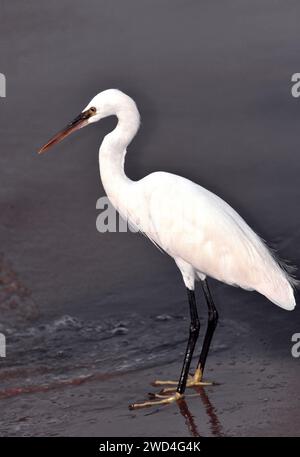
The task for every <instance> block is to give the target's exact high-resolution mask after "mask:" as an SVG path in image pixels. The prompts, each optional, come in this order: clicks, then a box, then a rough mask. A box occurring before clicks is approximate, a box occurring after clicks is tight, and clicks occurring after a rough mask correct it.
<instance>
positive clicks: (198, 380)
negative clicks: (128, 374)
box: [151, 368, 213, 392]
mask: <svg viewBox="0 0 300 457" xmlns="http://www.w3.org/2000/svg"><path fill="white" fill-rule="evenodd" d="M151 384H152V386H154V387H157V386H174V387H169V388H167V389H163V390H162V392H173V391H174V390H176V387H177V385H178V382H176V381H159V380H157V381H154V382H152V383H151ZM212 385H213V383H212V382H209V381H206V382H205V381H202V371H201V369H200V368H197V370H196V371H195V374H194V375H193V376H189V377H188V380H187V383H186V387H201V386H212Z"/></svg>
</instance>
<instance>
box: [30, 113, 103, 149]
mask: <svg viewBox="0 0 300 457" xmlns="http://www.w3.org/2000/svg"><path fill="white" fill-rule="evenodd" d="M95 111H96V110H95V108H90V109H88V110H86V111H83V112H82V113H80V114H79V116H77V117H76V118H75V119H74V120H73V121H72V122H70V124H68V125H67V126H66V127H65V128H64V129H63V130H61V131H60V132H58V133H57V134H56V135H54V136H53V137H52V138H51V139H50V140H49V141H48V142H47V143H46V144H45V145H44V146H43V147H41V149H40V150H39V151H38V154H42V153H43V152H45V151H47V149H49V148H51V146H54V145H55V144H57V143H60V142H61V141H62V140H63V139H64V138H66V137H67V136H69V135H70V134H71V133H73V132H76V130H79V129H81V128H82V127H85V126H86V125H87V124H88V119H89V118H90V117H91V116H93V115H94V114H95Z"/></svg>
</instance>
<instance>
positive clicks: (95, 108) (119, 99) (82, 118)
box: [38, 89, 136, 154]
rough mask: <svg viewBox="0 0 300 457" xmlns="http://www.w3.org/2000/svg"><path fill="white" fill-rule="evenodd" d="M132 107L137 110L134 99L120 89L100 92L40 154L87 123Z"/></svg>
mask: <svg viewBox="0 0 300 457" xmlns="http://www.w3.org/2000/svg"><path fill="white" fill-rule="evenodd" d="M131 107H132V108H133V109H135V110H136V105H135V103H134V101H133V100H132V99H131V98H130V97H128V95H126V94H124V93H123V92H121V91H120V90H118V89H108V90H105V91H103V92H100V93H99V94H97V95H96V96H95V97H94V98H93V99H92V100H91V101H90V103H89V104H88V105H87V106H86V107H85V108H84V110H83V111H82V112H81V113H80V114H79V115H78V116H77V117H76V118H75V119H74V120H73V121H72V122H70V123H69V124H68V125H67V126H66V127H65V128H64V129H63V130H61V131H60V132H58V133H57V134H56V135H54V137H52V138H51V139H50V140H49V141H48V142H47V143H46V144H45V145H44V146H43V147H42V148H41V149H40V150H39V151H38V152H39V154H41V153H42V152H45V151H46V150H47V149H49V148H50V147H51V146H54V145H55V144H57V143H59V142H60V141H62V140H63V139H64V138H66V137H67V136H69V135H70V134H71V133H73V132H75V131H76V130H79V129H81V128H82V127H85V126H86V125H89V124H92V123H93V122H98V121H100V119H103V118H104V117H107V116H113V115H117V116H118V115H121V114H122V111H124V112H125V111H126V110H128V109H130V108H131Z"/></svg>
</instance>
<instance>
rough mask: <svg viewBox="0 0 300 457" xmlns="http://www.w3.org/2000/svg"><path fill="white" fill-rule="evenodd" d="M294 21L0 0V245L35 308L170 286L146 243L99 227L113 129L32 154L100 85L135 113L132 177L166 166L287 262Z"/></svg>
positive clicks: (177, 4) (294, 254)
mask: <svg viewBox="0 0 300 457" xmlns="http://www.w3.org/2000/svg"><path fill="white" fill-rule="evenodd" d="M299 13H300V6H299V3H298V2H297V1H285V2H282V1H281V2H280V1H263V2H262V1H254V2H247V1H229V2H223V1H213V2H211V1H201V2H198V1H178V0H173V1H165V0H161V1H156V0H154V1H141V0H136V1H133V0H127V1H110V2H105V1H99V0H88V1H86V2H84V3H83V2H79V1H74V0H72V1H71V0H62V1H55V2H37V1H35V0H31V1H26V2H23V1H21V0H17V1H14V2H8V1H3V0H2V1H1V28H0V55H1V61H0V63H1V67H0V71H1V72H2V73H4V74H5V75H6V77H7V98H6V99H0V115H1V125H0V129H1V130H0V134H1V138H0V145H1V155H0V161H1V169H0V170H1V171H0V173H1V175H0V182H1V194H0V205H1V213H0V214H1V228H0V230H1V231H0V235H1V244H2V250H4V251H5V253H7V257H9V258H10V259H11V260H12V261H13V263H14V266H15V268H16V269H17V270H18V271H19V272H20V274H22V276H23V277H24V280H25V282H26V283H27V285H29V286H30V288H31V289H32V291H33V293H34V297H35V299H36V300H37V301H38V303H39V305H40V306H41V308H42V309H43V310H47V311H49V312H50V310H51V311H53V312H56V311H57V310H59V309H60V310H61V309H62V308H66V309H68V310H72V309H73V310H74V309H77V308H81V307H82V306H86V307H88V308H89V307H91V309H94V305H95V304H96V303H97V304H98V305H100V306H101V305H103V306H104V305H105V304H107V303H108V301H111V302H112V301H113V302H116V301H117V302H120V301H122V298H121V297H125V296H126V297H127V299H126V300H127V303H128V306H129V302H128V300H130V306H135V305H137V306H139V303H140V301H141V300H146V301H147V303H148V304H149V305H151V306H161V302H164V300H165V299H169V298H170V296H171V295H172V294H173V293H174V296H176V295H177V292H179V291H180V286H181V284H180V282H179V281H178V280H179V276H178V275H177V276H176V274H177V273H176V272H175V268H174V267H173V265H172V262H171V261H170V260H169V259H168V258H166V257H165V256H162V255H161V254H160V253H159V252H158V251H157V252H156V251H155V250H154V249H153V246H152V245H151V244H150V243H148V242H147V241H146V240H145V239H143V238H142V237H141V236H139V235H131V234H105V235H101V234H99V233H98V232H97V231H96V229H95V220H96V216H97V212H96V209H95V204H96V200H97V199H98V198H99V197H100V196H102V195H103V194H104V191H103V188H102V185H101V183H100V179H99V171H98V161H97V160H98V146H99V143H100V141H102V138H103V136H104V135H105V134H106V133H107V132H108V131H109V130H110V129H111V128H112V127H113V125H114V122H115V121H114V120H112V119H110V120H107V121H104V122H102V124H101V125H99V124H98V125H96V126H94V127H91V128H89V129H85V130H84V131H81V132H80V133H78V134H76V135H74V136H73V137H72V138H70V139H68V140H67V141H65V142H64V143H63V144H61V145H60V146H59V147H57V148H56V149H55V150H51V151H49V153H48V154H47V155H44V156H42V157H39V156H37V155H36V151H37V149H38V148H39V146H40V145H42V144H43V143H44V142H45V141H46V140H47V139H48V138H49V137H50V135H52V134H53V133H54V132H55V131H56V130H57V129H59V128H61V127H62V126H64V125H65V124H66V122H68V121H69V120H70V119H72V118H73V116H74V115H76V114H77V113H78V112H79V111H80V110H81V109H82V108H83V107H84V106H85V105H86V104H87V102H88V101H89V99H90V98H91V97H93V96H94V95H95V94H96V93H97V92H100V91H101V90H104V89H107V88H110V87H117V88H120V89H122V90H123V91H125V92H127V93H128V94H130V95H131V96H132V97H133V98H134V99H135V100H136V102H137V104H138V106H139V108H140V111H141V115H142V128H141V130H140V132H139V135H138V137H137V138H136V140H135V141H134V143H133V144H132V146H131V147H130V150H129V153H128V155H127V162H126V169H127V172H128V174H129V176H130V177H132V178H139V177H142V176H144V175H146V174H147V173H149V172H151V171H155V170H168V171H171V172H175V173H179V174H182V175H184V176H186V177H189V178H191V179H193V180H195V181H196V182H198V183H200V184H202V185H204V186H207V187H208V188H209V189H211V190H213V191H215V192H217V193H218V194H219V195H220V196H222V197H223V198H225V199H226V200H227V201H228V202H229V203H231V204H232V205H233V206H234V207H235V208H236V209H237V210H239V211H240V212H241V214H242V215H243V216H244V217H245V218H246V219H247V220H248V222H249V223H250V224H252V226H253V227H254V228H255V229H256V230H258V232H259V233H260V234H261V235H262V236H263V237H265V238H266V239H267V240H270V241H271V242H272V243H273V244H274V243H275V244H276V243H277V241H278V240H280V241H281V243H280V245H279V247H280V249H281V251H280V252H281V254H282V255H283V256H284V257H287V256H288V257H290V258H291V260H292V261H293V263H297V260H298V259H299V237H298V234H297V233H298V228H299V224H300V218H299V211H298V208H299V204H298V203H299V184H298V182H299V181H298V177H299V171H300V161H299V143H300V139H299V115H300V101H299V100H297V99H294V98H292V96H291V94H290V88H291V82H290V79H291V75H292V74H293V73H295V72H297V71H299V65H300V64H299V46H298V38H299V36H298V33H299V22H298V19H299ZM145 289H149V290H151V294H146V297H145V296H144V290H145ZM116 297H117V298H116ZM158 301H159V303H158ZM99 312H100V311H99Z"/></svg>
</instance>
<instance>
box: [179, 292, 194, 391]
mask: <svg viewBox="0 0 300 457" xmlns="http://www.w3.org/2000/svg"><path fill="white" fill-rule="evenodd" d="M187 294H188V299H189V305H190V315H191V324H190V334H189V340H188V344H187V348H186V353H185V356H184V362H183V366H182V370H181V375H180V378H179V382H178V386H177V392H178V393H180V394H183V393H184V391H185V387H186V382H187V378H188V374H189V369H190V365H191V361H192V357H193V352H194V349H195V345H196V341H197V339H198V336H199V330H200V322H199V318H198V313H197V307H196V298H195V292H194V291H193V290H190V289H187Z"/></svg>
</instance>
